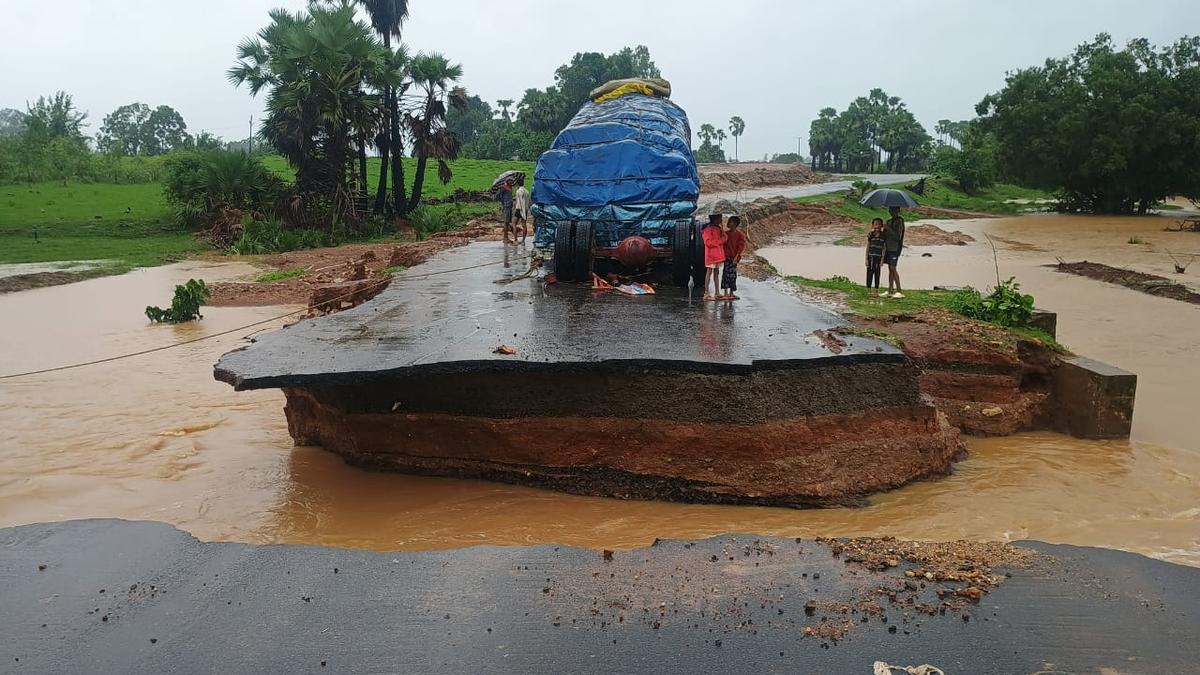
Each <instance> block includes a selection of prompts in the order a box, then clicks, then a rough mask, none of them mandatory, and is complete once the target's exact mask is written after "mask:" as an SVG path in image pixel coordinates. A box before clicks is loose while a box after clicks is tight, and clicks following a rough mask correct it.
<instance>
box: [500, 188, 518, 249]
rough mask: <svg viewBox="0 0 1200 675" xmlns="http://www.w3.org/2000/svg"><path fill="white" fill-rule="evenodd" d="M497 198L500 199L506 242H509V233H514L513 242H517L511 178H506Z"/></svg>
mask: <svg viewBox="0 0 1200 675" xmlns="http://www.w3.org/2000/svg"><path fill="white" fill-rule="evenodd" d="M496 199H499V200H500V210H501V212H502V214H501V217H502V218H503V219H504V243H506V244H507V243H508V236H509V233H511V234H512V243H514V244H515V243H517V233H516V231H515V230H514V229H513V224H512V217H513V186H512V181H511V180H506V181H504V183H503V184H502V185H501V186H500V189H499V190H498V191H497V192H496Z"/></svg>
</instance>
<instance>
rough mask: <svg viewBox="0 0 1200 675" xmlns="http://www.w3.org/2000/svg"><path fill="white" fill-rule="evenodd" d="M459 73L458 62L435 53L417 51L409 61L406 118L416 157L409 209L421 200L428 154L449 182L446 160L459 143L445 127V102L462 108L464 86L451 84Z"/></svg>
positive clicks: (455, 154) (443, 177)
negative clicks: (408, 108)
mask: <svg viewBox="0 0 1200 675" xmlns="http://www.w3.org/2000/svg"><path fill="white" fill-rule="evenodd" d="M462 74H463V71H462V66H460V65H459V64H457V63H450V61H449V59H447V58H446V57H445V56H443V55H442V54H438V53H430V54H427V53H420V54H417V55H416V56H415V57H413V59H412V61H411V62H410V63H409V67H408V77H409V81H410V87H411V90H412V91H414V93H413V94H412V95H411V96H410V97H409V98H410V100H411V102H412V112H410V113H408V115H407V119H408V128H409V131H410V132H411V133H412V136H413V151H414V152H415V153H416V157H417V171H416V175H415V176H414V177H413V188H412V193H411V195H410V196H409V199H408V208H409V210H412V209H415V208H417V205H418V204H420V203H421V190H422V188H423V187H424V184H425V167H426V166H428V162H429V158H430V157H433V158H435V159H437V160H438V177H439V178H441V179H442V182H443V183H448V182H450V176H451V173H450V166H449V165H448V164H446V160H447V159H454V158H456V157H457V156H458V149H459V146H458V139H456V138H455V137H454V134H453V133H451V132H450V130H449V129H447V128H446V105H447V103H449V104H450V105H453V106H455V107H457V108H460V109H464V110H465V109H466V107H467V92H466V90H464V89H463V88H462V87H457V86H454V83H455V82H458V81H459V80H460V79H462Z"/></svg>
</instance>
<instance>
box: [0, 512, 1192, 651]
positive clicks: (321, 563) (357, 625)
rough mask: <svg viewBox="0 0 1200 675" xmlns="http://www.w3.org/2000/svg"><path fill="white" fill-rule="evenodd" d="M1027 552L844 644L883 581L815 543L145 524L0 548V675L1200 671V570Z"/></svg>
mask: <svg viewBox="0 0 1200 675" xmlns="http://www.w3.org/2000/svg"><path fill="white" fill-rule="evenodd" d="M1028 545H1030V546H1032V547H1034V548H1036V549H1038V550H1040V551H1042V552H1045V553H1047V554H1049V555H1050V556H1051V558H1050V562H1048V563H1046V564H1042V565H1037V566H1034V567H1033V568H1030V569H1013V570H1011V573H1012V577H1011V578H1010V579H1008V580H1007V581H1006V582H1005V583H1004V584H1002V585H1001V586H1000V587H999V588H998V589H996V590H995V591H993V592H992V593H991V594H989V595H987V596H985V597H984V598H983V600H982V601H981V602H980V603H979V604H978V605H972V606H970V607H969V609H968V611H967V613H969V614H970V620H967V621H964V620H963V619H962V617H961V616H958V615H954V614H950V613H947V614H945V615H935V616H931V617H930V616H924V615H920V616H919V618H913V617H908V618H907V619H906V617H905V616H904V614H903V612H902V608H900V607H896V606H885V609H886V610H887V611H886V618H887V619H888V620H887V621H886V622H884V621H883V620H882V618H881V617H873V618H870V619H869V620H866V621H865V622H863V621H861V620H860V618H859V617H857V616H855V617H852V618H851V620H852V621H853V622H854V625H853V627H852V628H851V629H850V630H849V632H848V633H847V634H846V635H845V636H844V637H843V638H842V639H840V640H837V641H835V640H832V639H827V638H822V637H817V636H805V635H804V634H803V627H804V626H812V625H817V624H818V623H819V622H820V621H822V619H823V618H827V617H824V616H823V615H824V613H825V610H823V609H818V610H815V611H814V610H812V607H813V605H812V604H811V603H810V601H812V600H817V601H823V600H825V599H827V598H835V599H836V598H837V597H839V595H840V594H842V593H843V592H845V591H846V589H847V588H850V587H851V586H856V585H859V586H861V585H866V586H870V585H871V584H872V583H875V582H876V581H877V579H876V578H875V577H877V576H878V575H879V574H881V573H871V572H863V571H852V570H851V569H850V567H849V566H847V565H846V564H844V563H843V562H842V561H840V560H838V559H835V558H833V557H832V554H831V553H830V551H829V549H828V548H826V547H825V546H824V545H821V544H817V543H814V542H811V541H807V540H805V541H794V540H791V539H768V538H759V537H753V536H744V535H725V536H721V537H717V538H713V539H708V540H704V541H699V542H660V543H657V544H656V545H655V546H653V547H650V548H646V549H641V550H637V551H617V552H615V553H614V554H613V559H612V560H611V561H608V562H606V561H605V560H604V559H603V557H602V555H601V553H600V552H598V551H593V550H588V549H577V548H567V547H554V546H536V547H510V548H497V547H475V548H468V549H458V550H451V551H434V552H417V553H413V552H409V553H375V552H368V551H358V550H345V549H332V548H320V547H312V546H280V545H272V546H255V545H248V544H229V543H201V542H199V541H197V540H195V539H193V538H192V537H191V536H190V535H188V534H186V533H184V532H181V531H179V530H176V529H174V528H173V527H171V526H169V525H165V524H162V523H151V522H129V521H117V520H86V521H71V522H64V523H52V524H38V525H28V526H22V527H15V528H8V529H4V530H0V552H2V554H0V582H2V583H3V588H4V595H3V602H2V603H0V631H2V634H3V639H2V640H0V672H3V673H97V674H99V673H252V672H262V673H308V672H312V673H335V672H338V673H350V672H353V673H363V672H371V673H493V672H495V673H501V672H504V673H565V672H578V673H646V672H659V673H697V672H716V673H723V672H738V673H747V672H754V673H757V672H778V673H863V674H869V673H870V672H871V664H872V663H873V662H874V661H875V660H886V661H888V662H890V663H893V664H902V665H915V664H921V663H930V664H933V665H936V666H939V667H940V668H942V669H943V670H944V671H945V672H946V673H948V674H950V673H953V674H959V673H972V674H982V673H1033V672H1054V673H1099V672H1105V673H1107V672H1112V673H1195V672H1200V665H1198V664H1200V647H1198V646H1197V640H1196V638H1197V637H1198V636H1200V599H1198V598H1197V596H1196V593H1195V590H1196V588H1197V584H1198V583H1200V570H1198V569H1195V568H1189V567H1181V566H1176V565H1171V564H1169V563H1164V562H1160V561H1155V560H1151V559H1148V558H1144V557H1141V556H1137V555H1133V554H1127V553H1121V552H1115V551H1108V550H1104V549H1094V548H1076V547H1070V546H1053V545H1048V544H1039V543H1036V542H1033V543H1028ZM872 575H875V577H873V576H872ZM806 606H807V607H808V608H809V611H807V612H806ZM1104 669H1111V670H1104Z"/></svg>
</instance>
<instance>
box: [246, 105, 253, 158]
mask: <svg viewBox="0 0 1200 675" xmlns="http://www.w3.org/2000/svg"><path fill="white" fill-rule="evenodd" d="M248 143H249V144H250V149H249V150H247V151H246V154H247V155H253V154H254V115H251V116H250V138H249V141H248Z"/></svg>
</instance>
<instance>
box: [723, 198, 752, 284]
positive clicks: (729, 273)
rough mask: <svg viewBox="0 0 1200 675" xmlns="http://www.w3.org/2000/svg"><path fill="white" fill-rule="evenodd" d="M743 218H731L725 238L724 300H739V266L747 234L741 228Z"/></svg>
mask: <svg viewBox="0 0 1200 675" xmlns="http://www.w3.org/2000/svg"><path fill="white" fill-rule="evenodd" d="M741 224H742V219H741V218H739V217H737V216H733V217H732V218H730V219H729V232H728V233H727V234H726V239H725V268H724V269H722V270H721V290H722V291H724V293H723V294H722V295H721V296H720V297H721V299H722V300H737V299H738V296H736V295H734V292H735V291H737V266H738V261H739V260H741V259H742V254H743V253H745V251H746V234H745V233H744V232H742V231H741V229H739V227H738V226H739V225H741Z"/></svg>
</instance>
